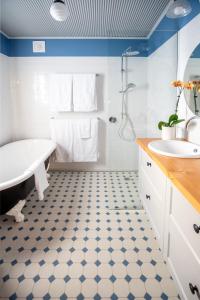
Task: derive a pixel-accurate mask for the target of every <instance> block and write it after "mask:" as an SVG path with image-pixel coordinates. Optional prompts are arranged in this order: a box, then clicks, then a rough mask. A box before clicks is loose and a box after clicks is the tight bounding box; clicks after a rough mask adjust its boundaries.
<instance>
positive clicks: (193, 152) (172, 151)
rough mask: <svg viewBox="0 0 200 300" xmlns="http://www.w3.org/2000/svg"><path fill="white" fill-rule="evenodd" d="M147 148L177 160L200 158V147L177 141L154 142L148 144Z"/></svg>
mask: <svg viewBox="0 0 200 300" xmlns="http://www.w3.org/2000/svg"><path fill="white" fill-rule="evenodd" d="M148 148H149V149H150V150H151V151H153V152H155V153H157V154H161V155H165V156H171V157H178V158H200V146H199V145H196V144H192V143H190V142H186V141H179V140H167V141H165V140H156V141H152V142H150V143H149V144H148Z"/></svg>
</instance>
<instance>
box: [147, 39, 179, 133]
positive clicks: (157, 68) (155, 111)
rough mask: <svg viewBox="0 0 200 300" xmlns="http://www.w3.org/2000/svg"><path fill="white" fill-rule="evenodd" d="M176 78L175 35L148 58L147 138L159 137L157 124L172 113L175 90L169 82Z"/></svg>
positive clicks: (174, 102) (174, 103)
mask: <svg viewBox="0 0 200 300" xmlns="http://www.w3.org/2000/svg"><path fill="white" fill-rule="evenodd" d="M176 76H177V35H174V36H173V37H172V38H170V39H169V40H168V41H167V42H166V43H164V44H163V45H162V46H161V47H160V48H158V49H157V50H156V51H155V52H154V53H152V54H151V55H150V56H149V57H148V105H147V136H148V137H159V136H160V131H159V130H158V127H157V124H158V122H159V121H166V120H167V119H168V117H169V115H170V114H172V113H174V110H175V105H176V90H175V88H173V87H171V85H170V84H171V82H172V81H173V80H176Z"/></svg>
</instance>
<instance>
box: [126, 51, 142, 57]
mask: <svg viewBox="0 0 200 300" xmlns="http://www.w3.org/2000/svg"><path fill="white" fill-rule="evenodd" d="M138 54H140V52H139V51H127V52H126V53H125V55H124V56H136V55H138Z"/></svg>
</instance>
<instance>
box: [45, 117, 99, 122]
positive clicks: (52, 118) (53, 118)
mask: <svg viewBox="0 0 200 300" xmlns="http://www.w3.org/2000/svg"><path fill="white" fill-rule="evenodd" d="M50 119H51V120H55V119H56V118H55V117H50ZM85 119H86V118H85ZM58 120H64V118H63V119H60V118H58ZM67 120H69V119H67ZM72 120H76V118H72ZM97 120H98V121H100V120H101V118H99V117H97Z"/></svg>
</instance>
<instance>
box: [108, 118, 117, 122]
mask: <svg viewBox="0 0 200 300" xmlns="http://www.w3.org/2000/svg"><path fill="white" fill-rule="evenodd" d="M109 122H110V123H116V122H117V118H115V117H110V118H109Z"/></svg>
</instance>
